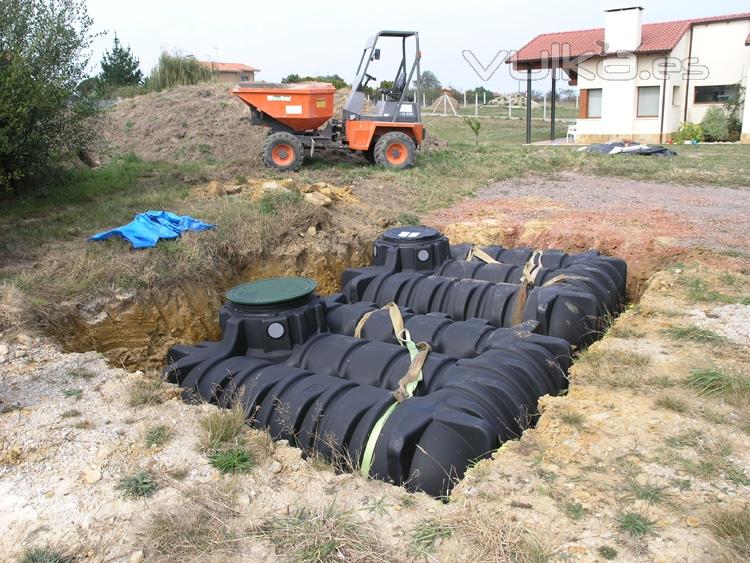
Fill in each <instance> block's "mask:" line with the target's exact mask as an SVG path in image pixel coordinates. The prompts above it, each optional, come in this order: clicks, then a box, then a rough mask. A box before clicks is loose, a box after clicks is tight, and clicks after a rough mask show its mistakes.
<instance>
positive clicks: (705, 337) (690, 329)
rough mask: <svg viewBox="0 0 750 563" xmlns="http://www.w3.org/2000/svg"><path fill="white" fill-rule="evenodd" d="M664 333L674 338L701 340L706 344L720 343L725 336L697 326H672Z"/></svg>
mask: <svg viewBox="0 0 750 563" xmlns="http://www.w3.org/2000/svg"><path fill="white" fill-rule="evenodd" d="M665 333H666V334H667V335H668V336H669V337H670V338H673V339H675V340H689V341H690V342H702V343H706V344H720V343H722V342H725V338H724V337H723V336H721V335H719V334H717V333H715V332H714V331H712V330H706V329H704V328H700V327H697V326H685V327H682V326H674V327H671V328H668V329H667V330H666V331H665Z"/></svg>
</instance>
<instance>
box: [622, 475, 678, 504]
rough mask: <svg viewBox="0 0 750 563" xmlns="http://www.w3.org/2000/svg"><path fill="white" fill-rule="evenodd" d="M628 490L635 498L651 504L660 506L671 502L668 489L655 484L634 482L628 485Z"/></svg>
mask: <svg viewBox="0 0 750 563" xmlns="http://www.w3.org/2000/svg"><path fill="white" fill-rule="evenodd" d="M628 489H629V490H630V493H631V494H632V495H633V496H634V497H635V498H637V499H638V500H642V501H644V502H647V503H649V504H659V503H662V502H666V501H668V500H669V493H667V491H666V488H665V487H662V486H660V485H656V484H655V483H639V482H638V481H635V480H633V481H631V482H630V484H629V485H628Z"/></svg>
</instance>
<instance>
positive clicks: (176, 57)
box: [146, 51, 211, 92]
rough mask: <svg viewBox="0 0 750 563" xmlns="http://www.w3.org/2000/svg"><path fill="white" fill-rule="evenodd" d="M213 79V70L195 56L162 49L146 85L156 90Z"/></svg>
mask: <svg viewBox="0 0 750 563" xmlns="http://www.w3.org/2000/svg"><path fill="white" fill-rule="evenodd" d="M209 80H211V70H210V69H209V68H208V67H206V66H204V65H202V64H201V63H199V62H198V61H197V60H195V59H194V58H193V57H186V56H184V55H181V54H179V53H168V52H167V51H162V53H161V55H160V56H159V62H158V63H156V66H155V67H154V69H153V70H152V71H151V74H150V75H149V77H148V79H147V81H146V85H147V86H148V88H149V89H150V90H152V91H154V92H159V91H161V90H165V89H167V88H172V87H173V86H187V85H190V84H199V83H200V82H208V81H209Z"/></svg>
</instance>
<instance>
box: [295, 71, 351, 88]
mask: <svg viewBox="0 0 750 563" xmlns="http://www.w3.org/2000/svg"><path fill="white" fill-rule="evenodd" d="M295 82H328V83H329V84H333V86H334V88H336V90H341V88H348V87H349V85H348V84H347V83H346V80H344V79H343V78H341V77H340V76H339V75H338V74H326V75H325V76H300V75H299V74H290V75H288V76H286V77H285V78H282V79H281V83H282V84H290V83H295Z"/></svg>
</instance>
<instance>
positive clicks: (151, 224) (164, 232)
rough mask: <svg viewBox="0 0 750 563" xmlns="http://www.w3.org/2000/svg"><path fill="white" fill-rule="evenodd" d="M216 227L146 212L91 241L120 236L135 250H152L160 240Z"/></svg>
mask: <svg viewBox="0 0 750 563" xmlns="http://www.w3.org/2000/svg"><path fill="white" fill-rule="evenodd" d="M214 228H216V225H211V224H210V223H204V222H203V221H201V220H199V219H194V218H192V217H190V216H189V215H175V214H174V213H171V212H169V211H146V212H145V213H139V214H138V215H136V216H135V219H133V221H132V222H131V223H128V224H127V225H123V226H122V227H117V228H116V229H111V230H109V231H104V232H102V233H97V234H95V235H94V236H92V237H91V238H90V239H89V240H105V239H108V238H110V237H113V236H115V235H119V236H121V237H122V238H124V239H125V240H127V241H129V242H130V244H132V245H133V248H151V247H154V246H156V243H157V242H159V239H175V238H178V237H179V236H180V235H181V234H182V233H184V232H185V231H205V230H207V229H214Z"/></svg>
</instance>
